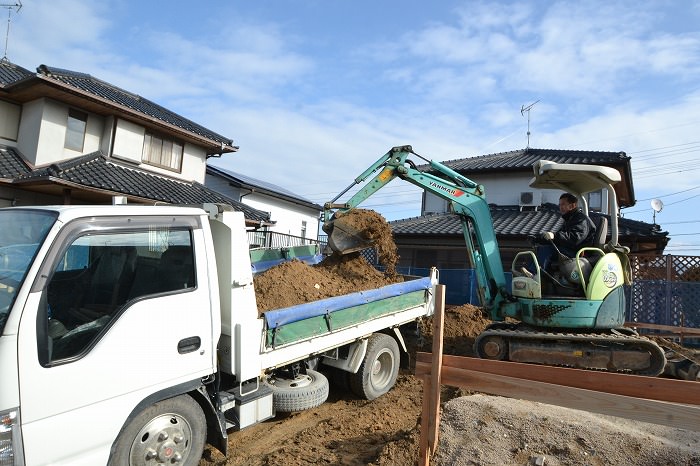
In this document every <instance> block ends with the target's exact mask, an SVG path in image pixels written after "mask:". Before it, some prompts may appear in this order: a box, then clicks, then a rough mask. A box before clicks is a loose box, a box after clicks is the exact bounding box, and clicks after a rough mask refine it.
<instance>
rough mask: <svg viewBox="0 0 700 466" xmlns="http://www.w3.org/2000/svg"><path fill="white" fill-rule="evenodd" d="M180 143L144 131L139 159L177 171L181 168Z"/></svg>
mask: <svg viewBox="0 0 700 466" xmlns="http://www.w3.org/2000/svg"><path fill="white" fill-rule="evenodd" d="M182 147H183V146H182V143H180V142H177V141H173V140H172V139H167V138H164V137H162V136H160V135H157V134H151V133H148V132H147V133H146V135H145V137H144V141H143V154H142V156H141V160H142V161H143V162H144V163H147V164H149V165H155V166H157V167H161V168H165V169H167V170H172V171H177V172H179V171H180V170H181V169H182Z"/></svg>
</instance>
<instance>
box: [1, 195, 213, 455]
mask: <svg viewBox="0 0 700 466" xmlns="http://www.w3.org/2000/svg"><path fill="white" fill-rule="evenodd" d="M104 209H105V207H100V206H94V207H84V208H78V209H76V208H70V209H69V208H63V207H56V208H50V209H43V208H26V209H3V210H0V223H2V225H3V228H2V229H1V230H0V269H2V275H1V276H0V306H1V307H0V334H1V335H2V336H1V337H0V378H1V379H2V380H3V390H2V392H1V394H0V413H1V415H2V418H3V423H2V426H3V427H2V429H3V430H2V431H0V446H1V448H0V455H2V456H0V458H2V459H3V460H7V461H9V463H3V464H13V463H12V461H13V460H14V461H15V463H14V464H23V462H26V464H49V463H51V464H62V463H65V464H68V463H70V464H86V465H87V464H91V465H94V464H105V463H106V462H107V458H106V457H105V456H104V453H105V452H109V450H110V448H111V443H112V440H113V439H114V438H116V437H117V435H118V434H119V430H120V428H121V426H122V424H123V423H124V422H125V421H126V420H127V418H128V417H129V416H131V415H132V413H133V412H134V411H135V407H137V406H139V405H140V404H143V403H144V402H145V403H147V402H148V401H147V400H148V399H149V398H154V397H155V398H158V397H160V396H161V395H159V393H160V392H167V393H168V394H171V395H172V394H177V393H178V392H181V393H184V392H187V391H189V390H190V389H191V388H192V387H194V386H199V385H201V382H200V379H201V378H202V377H206V376H208V375H211V374H213V373H214V372H215V368H216V344H217V342H218V337H219V334H220V331H221V329H220V320H219V319H213V318H212V315H213V313H212V309H216V308H218V296H219V294H218V283H217V279H216V275H215V270H216V269H215V264H214V263H213V261H212V260H210V259H209V258H210V257H213V254H207V251H208V250H212V248H213V244H212V241H211V235H210V234H209V223H208V221H207V219H206V215H205V214H204V213H203V212H202V211H201V210H200V209H194V208H192V209H188V208H172V207H137V206H133V207H132V206H119V208H118V209H114V210H112V212H111V214H112V215H109V216H105V215H104V213H105V210H104ZM107 209H110V208H109V207H107ZM144 209H148V214H147V215H144V212H145V211H144ZM217 314H218V311H217ZM18 362H19V363H18ZM95 405H99V406H100V410H99V414H98V413H97V412H96V411H95V410H94V409H92V408H91V407H92V406H95ZM20 407H21V408H20ZM115 419H116V420H118V422H114V420H115ZM20 425H21V443H18V442H19V435H20V430H19V426H20ZM76 439H80V441H76ZM22 456H24V458H22Z"/></svg>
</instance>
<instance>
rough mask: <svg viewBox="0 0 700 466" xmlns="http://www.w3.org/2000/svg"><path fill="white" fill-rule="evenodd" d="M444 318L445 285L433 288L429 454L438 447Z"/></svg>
mask: <svg viewBox="0 0 700 466" xmlns="http://www.w3.org/2000/svg"><path fill="white" fill-rule="evenodd" d="M444 316H445V285H437V286H436V287H435V313H434V314H433V358H432V374H431V375H432V380H431V381H430V386H431V391H430V424H429V426H430V428H429V430H428V441H429V445H430V454H431V456H432V454H433V453H434V452H435V450H436V449H437V446H438V432H439V430H440V377H441V373H442V348H443V341H442V340H443V339H442V337H443V329H444Z"/></svg>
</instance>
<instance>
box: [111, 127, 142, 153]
mask: <svg viewBox="0 0 700 466" xmlns="http://www.w3.org/2000/svg"><path fill="white" fill-rule="evenodd" d="M145 132H146V128H144V127H143V126H141V125H137V124H135V123H131V122H130V121H126V120H121V119H118V120H117V125H116V128H115V130H114V146H113V148H112V155H113V156H114V157H116V158H119V159H124V160H128V161H130V162H133V163H141V156H142V154H143V137H144V134H145Z"/></svg>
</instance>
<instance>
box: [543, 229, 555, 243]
mask: <svg viewBox="0 0 700 466" xmlns="http://www.w3.org/2000/svg"><path fill="white" fill-rule="evenodd" d="M542 239H543V240H545V241H552V240H553V239H554V233H552V232H551V231H545V232H544V233H542Z"/></svg>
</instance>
